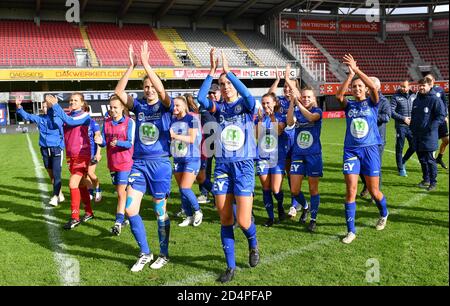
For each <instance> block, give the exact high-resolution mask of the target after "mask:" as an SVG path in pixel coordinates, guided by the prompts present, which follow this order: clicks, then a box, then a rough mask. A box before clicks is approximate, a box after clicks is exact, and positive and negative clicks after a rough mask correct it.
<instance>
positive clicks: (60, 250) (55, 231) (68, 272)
mask: <svg viewBox="0 0 450 306" xmlns="http://www.w3.org/2000/svg"><path fill="white" fill-rule="evenodd" d="M26 135H27V141H28V148H29V149H30V153H31V158H32V160H33V163H34V171H35V174H36V178H37V181H38V188H39V190H40V192H41V199H42V208H43V209H44V219H45V222H46V224H47V228H48V238H49V240H50V245H51V248H52V250H53V257H54V260H55V262H56V264H57V266H58V269H59V278H60V281H61V284H62V285H64V286H74V285H78V284H79V283H80V263H79V262H78V260H76V259H75V258H73V257H71V256H70V255H68V254H66V253H65V252H64V249H65V248H66V246H65V245H64V244H63V242H62V239H61V236H60V232H59V231H60V226H61V225H60V224H58V222H57V220H58V219H57V218H56V217H55V216H54V215H53V210H52V207H50V206H48V205H47V203H48V201H49V197H48V192H49V190H48V187H47V184H46V182H45V176H44V172H43V171H42V169H43V167H42V166H41V164H40V162H39V159H38V157H37V155H36V151H35V150H34V148H33V144H32V143H31V140H30V136H29V135H28V134H26Z"/></svg>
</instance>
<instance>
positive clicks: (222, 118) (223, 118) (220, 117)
mask: <svg viewBox="0 0 450 306" xmlns="http://www.w3.org/2000/svg"><path fill="white" fill-rule="evenodd" d="M224 121H225V117H224V116H223V115H220V116H219V123H220V124H222V123H223V122H224Z"/></svg>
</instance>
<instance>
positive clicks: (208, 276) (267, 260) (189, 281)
mask: <svg viewBox="0 0 450 306" xmlns="http://www.w3.org/2000/svg"><path fill="white" fill-rule="evenodd" d="M326 144H327V145H336V146H343V145H342V144H338V143H326ZM385 151H387V152H388V153H393V154H395V152H393V151H390V150H385ZM414 161H416V162H419V161H417V160H415V159H414ZM426 196H428V193H425V192H424V193H419V194H417V195H416V196H415V197H413V198H411V199H409V201H407V202H406V203H405V204H403V205H400V206H399V208H396V209H389V203H388V209H389V215H390V216H392V215H396V214H398V213H399V212H400V211H401V209H402V208H406V207H409V206H411V205H413V204H414V203H416V202H418V201H420V200H422V199H423V198H425V197H426ZM374 226H375V222H370V223H369V222H366V223H364V224H363V226H362V229H360V230H359V231H358V232H361V231H363V230H364V229H367V228H373V227H374ZM387 226H388V227H389V224H388V225H387ZM345 234H346V233H345V232H342V233H339V234H337V235H335V236H331V237H328V238H325V239H321V240H318V241H315V242H312V243H310V244H307V245H305V246H302V247H300V248H298V249H291V250H289V251H286V252H282V253H279V254H277V255H272V256H268V257H262V258H261V262H260V263H259V265H271V264H274V263H278V262H281V261H282V260H284V259H286V258H288V257H291V256H298V255H300V254H302V253H304V252H310V251H313V250H314V249H316V248H319V247H322V246H325V245H327V244H330V243H331V242H339V239H340V238H341V237H343V236H344V235H345ZM339 243H340V242H339ZM343 246H344V245H343ZM237 270H240V268H239V267H237ZM217 276H218V275H216V274H215V273H212V272H205V273H202V274H199V275H195V276H191V277H188V278H186V279H184V280H182V281H178V282H167V283H166V284H164V285H165V286H185V285H195V284H196V283H200V282H205V281H211V280H213V279H214V278H217Z"/></svg>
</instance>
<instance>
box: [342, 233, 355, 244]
mask: <svg viewBox="0 0 450 306" xmlns="http://www.w3.org/2000/svg"><path fill="white" fill-rule="evenodd" d="M355 238H356V235H355V234H354V233H352V232H348V233H347V236H345V237H344V238H343V239H342V242H343V243H345V244H349V243H352V241H353V240H355Z"/></svg>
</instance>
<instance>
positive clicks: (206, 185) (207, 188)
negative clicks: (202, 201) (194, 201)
mask: <svg viewBox="0 0 450 306" xmlns="http://www.w3.org/2000/svg"><path fill="white" fill-rule="evenodd" d="M212 188H213V184H212V183H211V181H210V180H208V179H206V180H205V181H204V182H203V183H201V184H200V192H201V194H204V195H207V194H208V192H211V190H212Z"/></svg>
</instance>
